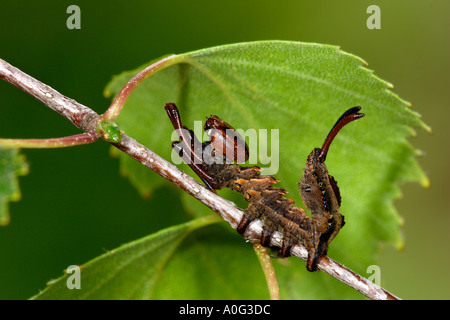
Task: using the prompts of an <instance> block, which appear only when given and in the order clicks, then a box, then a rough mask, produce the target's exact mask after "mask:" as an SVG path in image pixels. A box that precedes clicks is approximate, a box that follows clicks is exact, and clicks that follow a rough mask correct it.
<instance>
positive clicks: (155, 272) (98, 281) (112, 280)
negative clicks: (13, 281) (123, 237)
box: [32, 215, 221, 299]
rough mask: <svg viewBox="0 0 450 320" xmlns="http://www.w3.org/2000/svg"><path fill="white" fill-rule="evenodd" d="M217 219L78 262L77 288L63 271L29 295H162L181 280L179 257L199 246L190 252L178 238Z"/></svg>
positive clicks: (199, 221)
mask: <svg viewBox="0 0 450 320" xmlns="http://www.w3.org/2000/svg"><path fill="white" fill-rule="evenodd" d="M218 221H221V220H220V219H219V218H218V217H217V216H213V215H210V216H208V217H203V218H199V219H195V220H192V221H190V222H187V223H184V224H181V225H177V226H173V227H169V228H167V229H163V230H161V231H159V232H157V233H154V234H151V235H149V236H146V237H144V238H142V239H139V240H136V241H133V242H130V243H128V244H125V245H123V246H121V247H119V248H116V249H114V250H111V251H109V252H107V253H105V254H103V255H101V256H99V257H97V258H95V259H94V260H92V261H89V262H88V263H86V264H84V265H82V266H80V270H81V272H80V277H79V284H80V289H69V288H68V286H67V283H68V282H69V283H74V282H75V280H73V278H70V277H71V276H72V274H71V273H66V274H65V275H64V276H62V277H60V278H58V279H56V280H53V281H51V282H50V283H49V284H48V287H47V288H46V289H45V290H43V291H42V292H40V293H39V294H37V295H36V296H34V297H32V299H152V298H155V299H157V298H164V297H165V296H166V295H167V291H169V292H170V291H171V290H172V291H173V290H174V289H175V288H177V287H179V286H180V283H184V282H185V279H183V274H184V273H185V272H184V271H185V269H186V264H185V263H184V262H183V261H181V260H180V257H185V256H186V255H188V256H189V255H191V256H192V253H196V252H195V250H197V251H199V250H200V251H201V249H202V248H201V246H197V247H196V246H195V245H191V246H190V248H189V250H190V252H189V251H185V250H181V251H180V250H179V246H180V243H181V242H182V240H183V239H185V238H186V236H187V235H189V234H190V233H191V232H192V231H194V230H196V229H198V228H201V227H203V226H206V225H209V224H213V223H216V222H218ZM192 249H194V252H192V251H193V250H192ZM178 251H180V253H178ZM207 252H209V250H208V251H207ZM200 253H201V252H200ZM197 254H198V252H197ZM201 258H202V257H201V254H200V260H201ZM167 269H169V270H172V269H174V270H176V273H170V272H167ZM200 274H201V273H199V274H198V275H200ZM200 278H201V277H200ZM188 281H189V279H188ZM191 282H192V281H191ZM160 283H164V285H160Z"/></svg>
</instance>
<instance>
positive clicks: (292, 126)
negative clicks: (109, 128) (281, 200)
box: [106, 41, 430, 298]
mask: <svg viewBox="0 0 450 320" xmlns="http://www.w3.org/2000/svg"><path fill="white" fill-rule="evenodd" d="M174 57H175V58H174V59H177V61H180V62H182V63H180V64H176V65H172V66H170V67H168V68H167V69H164V70H162V71H160V72H158V73H156V74H154V75H153V76H152V77H151V78H149V79H147V80H145V81H144V82H142V84H141V85H140V86H139V87H138V88H137V89H136V90H135V91H134V92H133V94H132V95H131V96H130V98H129V99H128V100H127V102H126V104H125V107H124V109H123V110H122V112H121V114H120V116H119V117H118V118H117V123H119V125H120V127H121V128H122V129H123V130H125V132H127V134H129V135H130V136H132V137H133V138H135V139H137V140H138V141H140V142H142V143H143V144H145V145H147V146H148V147H149V148H150V149H152V150H153V151H155V152H156V153H158V154H160V155H161V156H163V157H165V158H166V159H168V160H171V159H172V157H171V156H172V154H171V137H172V132H173V128H172V125H171V123H170V121H169V120H168V119H167V115H166V114H165V111H164V108H163V106H164V105H165V103H167V102H174V103H176V104H177V106H178V107H179V109H180V112H181V116H182V118H183V122H184V124H185V125H186V126H188V127H190V128H191V129H193V130H194V131H195V132H196V134H197V135H200V137H201V135H202V123H204V120H205V117H206V116H209V115H211V114H216V115H218V116H219V117H221V118H222V119H224V120H225V121H226V122H228V123H230V124H231V125H232V126H233V127H235V128H241V129H243V130H244V131H245V130H247V129H254V130H256V131H257V132H258V133H259V134H260V135H259V137H260V138H262V133H263V131H261V130H266V132H267V136H268V139H267V140H264V139H259V141H258V143H259V144H258V146H257V149H258V151H257V152H258V153H259V154H258V156H259V159H260V160H261V162H263V161H262V160H264V159H265V160H267V159H268V160H272V162H271V164H272V165H273V166H274V167H275V168H278V171H277V172H276V173H275V174H274V175H275V177H276V178H277V179H278V180H280V183H279V185H280V186H281V187H284V188H285V189H286V190H288V191H289V195H288V196H290V197H291V198H292V199H294V200H295V201H296V203H297V205H298V206H302V201H301V199H300V196H299V194H298V189H297V183H298V181H300V179H301V176H302V170H303V168H304V165H305V162H306V157H307V155H308V154H309V153H310V152H311V150H312V149H313V148H314V147H320V146H321V145H322V143H323V141H324V139H325V137H326V135H327V134H328V132H329V130H330V129H331V127H332V126H333V124H334V123H335V122H336V120H337V118H338V117H339V116H340V115H341V114H342V113H343V112H344V111H345V110H347V109H348V108H350V107H354V106H361V107H362V110H361V111H362V112H364V113H365V114H366V116H365V117H364V118H363V119H361V120H358V121H357V122H355V123H352V124H350V125H348V126H347V127H346V128H344V129H343V130H342V132H341V133H339V135H338V136H337V138H336V139H335V141H334V142H333V145H332V146H331V149H330V152H329V153H328V156H327V166H328V169H329V172H330V174H332V175H333V176H334V177H335V179H336V180H337V182H338V185H339V188H340V191H341V196H342V207H341V212H342V214H343V215H344V216H345V220H346V225H345V227H344V228H343V230H342V231H341V232H340V234H339V235H338V237H337V238H336V240H334V241H333V243H332V244H331V245H330V249H329V252H328V254H329V256H330V257H331V258H334V259H336V260H337V261H339V262H341V263H343V264H345V265H346V266H348V267H350V268H352V269H354V270H355V271H356V272H358V273H361V274H362V275H364V273H365V271H366V269H367V266H368V265H371V264H374V263H375V257H376V254H377V252H378V247H379V245H380V244H381V243H391V244H395V245H397V246H401V245H402V241H403V240H402V238H401V236H400V233H399V230H398V229H399V225H400V223H401V221H402V219H401V218H400V216H399V215H398V213H397V212H396V210H395V208H394V206H393V203H392V202H393V200H394V199H396V198H397V197H398V196H399V194H400V190H399V187H398V185H399V183H404V182H408V181H418V182H421V183H422V184H423V185H427V184H428V179H427V177H426V176H425V174H424V173H423V171H422V170H421V168H420V167H419V165H418V163H417V160H416V156H417V151H416V150H415V149H414V148H413V147H412V146H411V145H410V143H409V142H408V140H407V139H408V137H410V136H411V135H413V134H415V132H414V130H413V128H423V129H425V130H428V131H429V130H430V129H429V128H428V126H427V125H425V124H424V123H423V122H422V121H421V119H420V116H419V115H418V114H417V113H416V112H414V111H412V109H411V105H410V104H409V103H408V102H406V101H404V100H402V99H400V98H399V97H398V96H397V95H396V94H394V93H393V92H392V91H391V90H390V89H392V85H391V84H389V83H387V82H386V81H383V80H381V79H379V78H378V77H376V76H375V75H374V74H373V72H372V71H371V70H369V69H367V68H366V63H365V62H364V61H363V60H362V59H360V58H358V57H356V56H354V55H351V54H348V53H346V52H343V51H341V50H340V49H339V48H338V47H335V46H330V45H321V44H314V43H298V42H287V41H262V42H251V43H240V44H233V45H226V46H220V47H215V48H209V49H203V50H199V51H194V52H189V53H185V54H181V55H177V56H174ZM169 59H170V58H169ZM138 71H140V70H133V71H129V72H124V73H122V74H121V75H119V76H117V77H115V78H114V79H113V81H112V82H111V83H110V84H109V85H108V87H107V90H106V91H107V92H110V93H118V92H119V90H120V88H121V87H122V86H123V85H125V83H126V82H127V81H128V80H129V79H130V78H132V77H133V76H134V75H135V74H136V73H137V72H138ZM195 120H197V121H198V122H194V121H195ZM272 129H274V130H277V131H271V130H272ZM272 133H273V134H272ZM275 133H278V137H279V140H278V141H277V140H276V139H275V140H274V141H271V138H272V137H276V135H275ZM175 138H176V136H175V137H174V138H173V139H175ZM262 147H267V150H272V147H277V148H278V150H279V152H275V151H273V152H272V154H271V153H270V152H269V154H267V155H265V154H264V153H265V152H263V151H264V150H262ZM273 150H276V148H273ZM270 157H272V159H270ZM173 159H176V157H175V158H173ZM120 161H121V172H123V173H124V174H126V175H127V176H128V177H129V178H130V180H131V182H132V183H133V185H135V186H136V187H137V189H138V190H139V192H141V193H142V194H144V195H149V194H151V192H152V190H153V189H154V188H155V187H157V186H158V185H159V184H162V183H166V182H165V181H164V180H163V179H162V178H160V177H158V176H157V175H155V174H153V173H152V172H150V171H148V170H146V169H145V168H144V167H143V166H140V165H139V164H138V163H136V162H135V161H133V160H130V159H129V157H127V156H126V155H120ZM251 164H252V165H253V163H251ZM260 165H261V166H262V167H268V165H263V164H261V163H260ZM180 168H183V169H184V170H187V172H189V173H191V174H192V171H191V170H190V169H189V168H188V167H187V166H186V165H182V166H180ZM184 202H185V203H190V202H191V201H190V200H189V201H184ZM203 210H206V209H204V207H202V206H200V207H198V208H195V215H196V216H201V215H203V214H205V213H200V212H201V211H203ZM242 245H245V244H242ZM231 259H232V256H230V257H229V260H231ZM193 263H195V262H193ZM293 268H294V267H289V268H281V269H280V270H282V271H280V272H281V273H283V274H281V275H280V278H282V279H283V278H289V275H290V274H292V275H295V274H297V272H298V271H297V270H296V269H295V268H296V267H295V268H294V269H293ZM302 272H303V271H302ZM284 273H286V274H287V275H286V276H285V275H284ZM303 277H306V278H308V280H307V281H306V282H307V283H308V284H309V286H308V288H307V290H305V289H304V287H302V285H300V283H299V282H294V283H292V282H291V283H290V284H289V286H290V287H289V288H290V289H292V290H294V291H292V290H290V291H289V292H290V295H289V296H290V297H296V298H302V297H309V298H311V297H315V298H327V297H336V296H337V295H338V294H339V296H341V297H344V296H345V295H342V294H341V293H339V290H336V291H333V290H331V291H330V287H329V281H330V280H329V277H327V276H326V275H325V277H324V276H323V275H319V276H317V275H315V274H305V275H303V276H302V278H303ZM294 278H295V277H294ZM295 279H297V278H295ZM229 281H233V279H230V280H229ZM298 281H300V277H298ZM303 281H304V280H303ZM304 282H305V281H304ZM293 288H297V289H293ZM300 288H303V289H300ZM280 290H281V293H282V298H283V292H286V290H285V289H284V288H283V287H282V281H280ZM306 292H307V293H306ZM284 297H285V298H286V294H285V295H284ZM248 298H251V296H249V297H248Z"/></svg>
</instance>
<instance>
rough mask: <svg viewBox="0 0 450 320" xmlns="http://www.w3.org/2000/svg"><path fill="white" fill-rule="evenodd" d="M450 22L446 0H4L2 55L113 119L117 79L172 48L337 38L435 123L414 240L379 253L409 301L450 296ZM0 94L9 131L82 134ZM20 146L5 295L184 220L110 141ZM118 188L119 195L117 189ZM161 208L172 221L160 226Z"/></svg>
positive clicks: (2, 231) (0, 284) (2, 285)
mask: <svg viewBox="0 0 450 320" xmlns="http://www.w3.org/2000/svg"><path fill="white" fill-rule="evenodd" d="M71 4H76V5H78V6H79V7H80V8H81V27H82V29H81V30H68V29H67V27H66V19H67V18H68V16H69V14H67V13H66V9H67V7H68V6H69V5H71ZM371 4H376V5H378V6H379V7H380V8H381V29H380V30H369V29H368V28H367V27H366V20H367V18H368V17H369V14H367V13H366V9H367V7H368V6H369V5H371ZM449 17H450V2H449V1H448V0H433V1H425V0H422V1H418V0H416V1H412V0H408V1H406V0H396V1H362V0H346V1H333V0H330V1H323V0H321V1H314V2H313V1H286V0H283V1H276V2H275V1H266V0H263V1H261V0H260V1H242V0H240V1H235V0H232V1H231V0H229V1H211V0H210V1H206V0H202V1H195V0H193V1H179V0H173V1H170V2H167V1H136V0H129V1H75V2H74V1H70V2H69V1H26V2H24V1H20V2H19V1H12V0H9V1H3V0H2V1H0V57H1V58H2V59H4V60H6V61H7V62H9V63H11V64H12V65H14V66H16V67H18V68H20V69H21V70H23V71H25V72H26V73H28V74H30V75H32V76H34V77H36V78H37V79H39V80H41V81H43V82H44V83H46V84H48V85H50V86H52V87H53V88H55V89H57V90H58V91H59V92H61V93H63V94H65V95H67V96H68V97H71V98H73V99H75V100H77V101H78V102H80V103H83V104H85V105H87V106H89V107H91V108H92V109H94V110H95V111H97V112H98V113H103V112H104V111H105V110H106V108H107V106H108V104H109V101H107V100H106V99H105V98H104V97H103V89H104V87H105V85H106V83H107V82H108V81H109V80H110V79H111V76H112V75H115V74H118V73H120V72H121V71H124V70H129V69H133V68H136V67H138V66H140V65H142V64H144V63H146V62H148V61H150V60H152V59H155V58H158V57H160V56H162V55H164V54H167V53H182V52H187V51H191V50H196V49H201V48H206V47H210V46H215V45H221V44H227V43H235V42H242V41H253V40H268V39H281V40H295V41H304V42H318V43H328V44H335V45H339V46H341V48H342V49H343V50H344V51H347V52H350V53H353V54H355V55H357V56H360V57H361V58H363V59H364V60H365V61H367V62H368V63H369V68H371V69H373V70H375V73H376V74H377V75H378V76H379V77H381V78H383V79H385V80H387V81H389V82H391V83H393V84H394V85H395V89H394V90H395V92H396V93H397V94H399V95H400V96H401V97H402V98H404V99H405V100H408V101H410V102H411V103H412V104H413V108H414V110H416V111H418V112H419V113H421V114H422V116H423V120H424V121H425V122H426V123H427V124H428V125H430V126H431V127H432V129H433V134H432V135H430V134H428V133H426V132H425V131H423V130H418V131H417V136H416V137H413V138H411V142H412V143H413V145H414V146H415V147H416V148H418V149H419V150H421V151H422V152H423V156H422V157H420V159H419V162H420V164H421V165H422V167H423V168H424V170H425V171H426V173H427V174H428V176H429V178H430V180H431V187H430V188H428V189H424V188H423V187H422V186H420V185H419V184H406V185H404V186H402V190H403V196H402V198H401V199H399V200H397V201H396V207H397V208H398V210H399V212H400V214H401V215H402V216H403V218H404V221H405V224H404V226H403V227H402V233H403V234H404V238H405V247H404V249H403V250H401V251H398V250H396V249H395V248H393V247H391V246H383V247H382V248H380V259H379V261H380V263H379V265H380V268H381V280H382V285H383V286H385V287H386V288H387V289H388V290H390V291H391V292H393V293H395V294H396V295H398V296H400V297H402V298H404V299H449V298H450V273H449V271H450V270H449V267H448V266H449V264H450V255H449V249H448V243H449V241H450V230H449V226H450V218H449V213H450V212H449V207H450V206H449V198H448V196H449V187H448V182H449V181H450V174H449V173H450V170H449V169H448V165H449V162H448V158H449V143H448V137H449V133H450V126H449V125H448V119H449V115H450V111H449V101H450V93H449V92H450V90H449V83H450V82H449V74H450V59H449V57H450V42H449V31H450V19H449ZM0 97H1V102H0V105H1V112H2V113H1V117H0V137H4V138H7V137H8V138H14V137H15V138H17V137H22V138H32V137H33V138H35V137H42V138H44V137H58V136H64V135H70V134H76V133H79V131H77V129H76V128H75V127H73V126H72V125H71V124H70V123H69V122H67V121H66V120H65V119H63V118H62V117H60V116H59V115H58V114H56V113H55V112H52V111H51V110H49V109H47V108H46V107H45V106H43V105H42V104H40V103H38V102H37V101H35V100H33V99H32V98H31V97H29V96H27V95H26V94H24V93H23V92H21V91H20V90H18V89H16V88H15V87H13V86H12V85H9V84H7V83H5V82H3V81H1V82H0ZM149 134H151V128H149ZM161 139H164V137H161ZM168 141H169V140H168ZM168 143H170V141H169V142H168ZM24 153H25V155H26V157H27V160H28V162H29V164H30V173H29V175H27V176H25V177H22V178H21V179H20V187H21V191H22V199H21V201H19V202H16V203H12V204H11V205H10V211H11V223H10V225H9V226H7V227H3V228H0V299H26V298H29V297H30V296H32V295H34V294H36V293H37V292H38V290H39V289H43V288H44V287H45V283H46V282H47V281H48V280H50V279H52V278H55V277H59V276H61V275H62V270H63V269H65V268H66V267H67V266H68V265H71V264H82V263H84V262H86V261H88V260H90V259H92V258H94V257H96V256H98V255H99V254H101V253H103V252H104V251H105V250H107V249H113V248H115V247H117V246H119V245H120V244H123V243H126V242H128V241H131V240H134V239H138V238H140V237H142V236H144V235H147V234H149V233H151V232H153V231H156V230H159V229H161V228H163V227H166V226H168V225H170V224H172V223H180V222H184V221H187V220H188V217H187V215H186V214H185V213H184V211H183V209H182V207H181V204H180V203H179V202H177V201H175V200H174V199H176V197H175V192H174V191H173V190H172V189H170V188H166V189H162V190H158V191H157V192H156V193H155V194H154V195H153V197H152V198H151V199H148V200H143V199H141V198H140V197H139V195H138V194H137V192H136V191H135V190H134V189H133V187H132V186H131V185H130V184H129V182H128V181H127V180H126V179H125V178H123V177H121V176H120V175H119V174H118V161H117V160H116V159H112V158H110V156H109V146H108V145H107V144H106V143H103V142H99V143H96V144H94V145H88V146H81V147H78V148H70V149H60V150H26V151H24ZM302 161H303V160H302ZM281 165H282V164H281ZM112 186H113V188H114V189H116V190H117V192H118V193H119V194H120V197H114V198H113V199H111V198H110V197H109V196H108V194H107V192H106V190H105V189H106V188H108V190H110V188H111V187H112ZM129 203H132V206H131V208H130V205H129ZM159 215H165V216H167V215H169V216H170V217H173V220H172V221H169V222H170V224H167V223H168V221H167V220H164V224H163V223H162V222H161V221H160V219H158V216H159Z"/></svg>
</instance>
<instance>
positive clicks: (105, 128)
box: [97, 120, 122, 143]
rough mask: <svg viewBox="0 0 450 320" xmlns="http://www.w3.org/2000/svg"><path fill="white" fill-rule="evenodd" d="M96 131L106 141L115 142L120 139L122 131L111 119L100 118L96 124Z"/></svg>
mask: <svg viewBox="0 0 450 320" xmlns="http://www.w3.org/2000/svg"><path fill="white" fill-rule="evenodd" d="M97 133H98V134H100V136H101V137H103V139H104V140H105V141H107V142H113V143H117V142H120V141H121V140H122V133H121V132H120V129H119V127H118V126H117V124H115V123H114V122H113V121H109V120H102V121H100V123H99V124H98V126H97Z"/></svg>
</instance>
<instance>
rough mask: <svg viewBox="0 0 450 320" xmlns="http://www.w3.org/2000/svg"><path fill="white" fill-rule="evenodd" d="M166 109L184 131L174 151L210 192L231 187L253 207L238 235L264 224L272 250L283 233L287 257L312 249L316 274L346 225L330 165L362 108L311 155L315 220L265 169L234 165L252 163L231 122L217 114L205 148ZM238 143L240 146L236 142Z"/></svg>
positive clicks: (305, 195)
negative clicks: (337, 141) (335, 143)
mask: <svg viewBox="0 0 450 320" xmlns="http://www.w3.org/2000/svg"><path fill="white" fill-rule="evenodd" d="M165 108H166V111H167V113H168V115H169V118H170V119H171V121H172V124H173V125H174V128H175V129H176V130H178V131H179V137H180V141H179V142H174V143H173V144H172V147H173V149H174V150H175V151H176V152H177V153H178V154H179V155H180V157H182V158H183V160H184V161H185V162H186V163H188V164H189V166H190V167H191V168H192V169H193V170H194V171H195V172H196V173H197V174H198V175H199V177H200V178H201V179H202V180H203V181H204V182H205V184H206V186H207V187H208V188H209V189H211V190H212V191H215V190H218V189H222V188H229V189H231V190H233V191H235V192H237V193H239V194H241V195H242V196H243V197H244V199H245V201H246V202H247V203H248V207H247V208H246V209H245V213H244V216H243V218H242V220H241V221H240V223H239V225H238V227H237V231H238V232H239V233H240V234H243V233H244V232H245V230H246V228H247V227H248V226H249V224H250V223H251V222H252V221H254V220H256V219H260V220H262V221H263V232H262V235H261V240H260V241H261V244H262V245H263V246H269V245H270V242H271V237H272V235H273V234H274V232H276V231H279V232H280V233H281V234H282V235H283V242H282V247H281V254H282V255H283V256H289V255H290V249H291V247H292V245H294V244H297V243H300V244H302V245H303V246H304V247H305V248H306V249H307V251H308V261H307V265H306V266H307V269H308V270H309V271H315V270H316V269H317V263H318V260H319V259H320V257H321V256H323V255H326V254H327V251H328V245H329V243H330V242H331V241H332V240H333V238H334V237H335V236H336V235H337V233H338V232H339V230H340V229H341V228H342V227H343V225H344V217H343V216H342V215H341V214H340V212H339V207H340V203H341V197H340V193H339V188H338V187H337V183H336V181H335V180H334V178H333V177H332V176H330V175H329V174H328V170H327V168H326V165H325V163H324V161H325V158H326V155H327V152H328V149H329V146H330V144H331V141H332V140H333V139H334V137H335V136H336V134H337V133H338V132H339V130H340V129H341V128H342V127H343V126H345V125H346V124H347V123H349V122H350V121H353V120H356V119H358V118H360V117H362V116H364V114H362V113H358V111H359V110H360V107H355V108H351V109H349V110H347V111H346V112H345V113H344V114H343V115H342V116H341V117H340V118H339V120H338V121H337V122H336V124H335V125H334V126H333V128H332V130H331V131H330V133H329V134H328V136H327V139H326V140H325V142H324V145H323V146H322V148H321V149H319V148H315V149H314V150H313V151H312V152H311V153H310V155H309V156H308V159H307V162H306V166H305V169H304V170H303V176H302V179H301V181H300V183H299V191H300V195H301V197H302V200H303V202H304V204H305V206H306V207H307V208H308V209H309V210H310V211H311V214H312V217H311V216H308V215H306V214H305V211H304V210H303V209H301V208H297V207H295V206H294V201H293V200H291V199H289V198H286V197H284V195H285V194H286V191H285V190H284V189H282V188H277V187H274V186H273V185H274V184H275V183H277V182H278V180H277V179H275V178H274V177H272V176H265V175H261V174H260V171H261V169H260V168H259V167H256V166H255V167H242V166H240V165H238V164H229V162H230V161H231V162H233V161H236V159H237V158H236V154H239V155H240V159H244V160H247V159H248V148H247V146H246V144H245V141H244V140H243V139H242V138H241V137H240V136H239V135H238V134H237V133H236V132H234V129H233V128H232V127H231V126H230V125H229V124H227V123H226V122H224V121H222V120H221V119H220V118H218V117H217V116H211V117H209V118H207V121H206V124H205V127H204V129H205V131H206V130H208V131H209V130H211V129H215V130H216V131H213V132H212V133H210V137H211V141H209V142H205V143H203V144H200V143H199V142H198V139H197V138H196V137H195V135H194V133H193V132H192V131H191V130H189V129H187V128H186V127H184V126H183V125H182V123H181V119H180V116H179V113H178V109H177V107H176V106H175V104H173V103H169V104H167V105H166V106H165ZM230 130H231V131H230ZM219 141H223V144H219V143H218V142H219ZM233 141H234V144H233V143H231V142H233ZM211 147H212V148H211ZM231 149H234V151H235V153H234V155H233V154H232V155H229V154H228V153H227V150H231ZM199 159H201V161H200V162H199ZM227 162H228V163H227Z"/></svg>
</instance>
